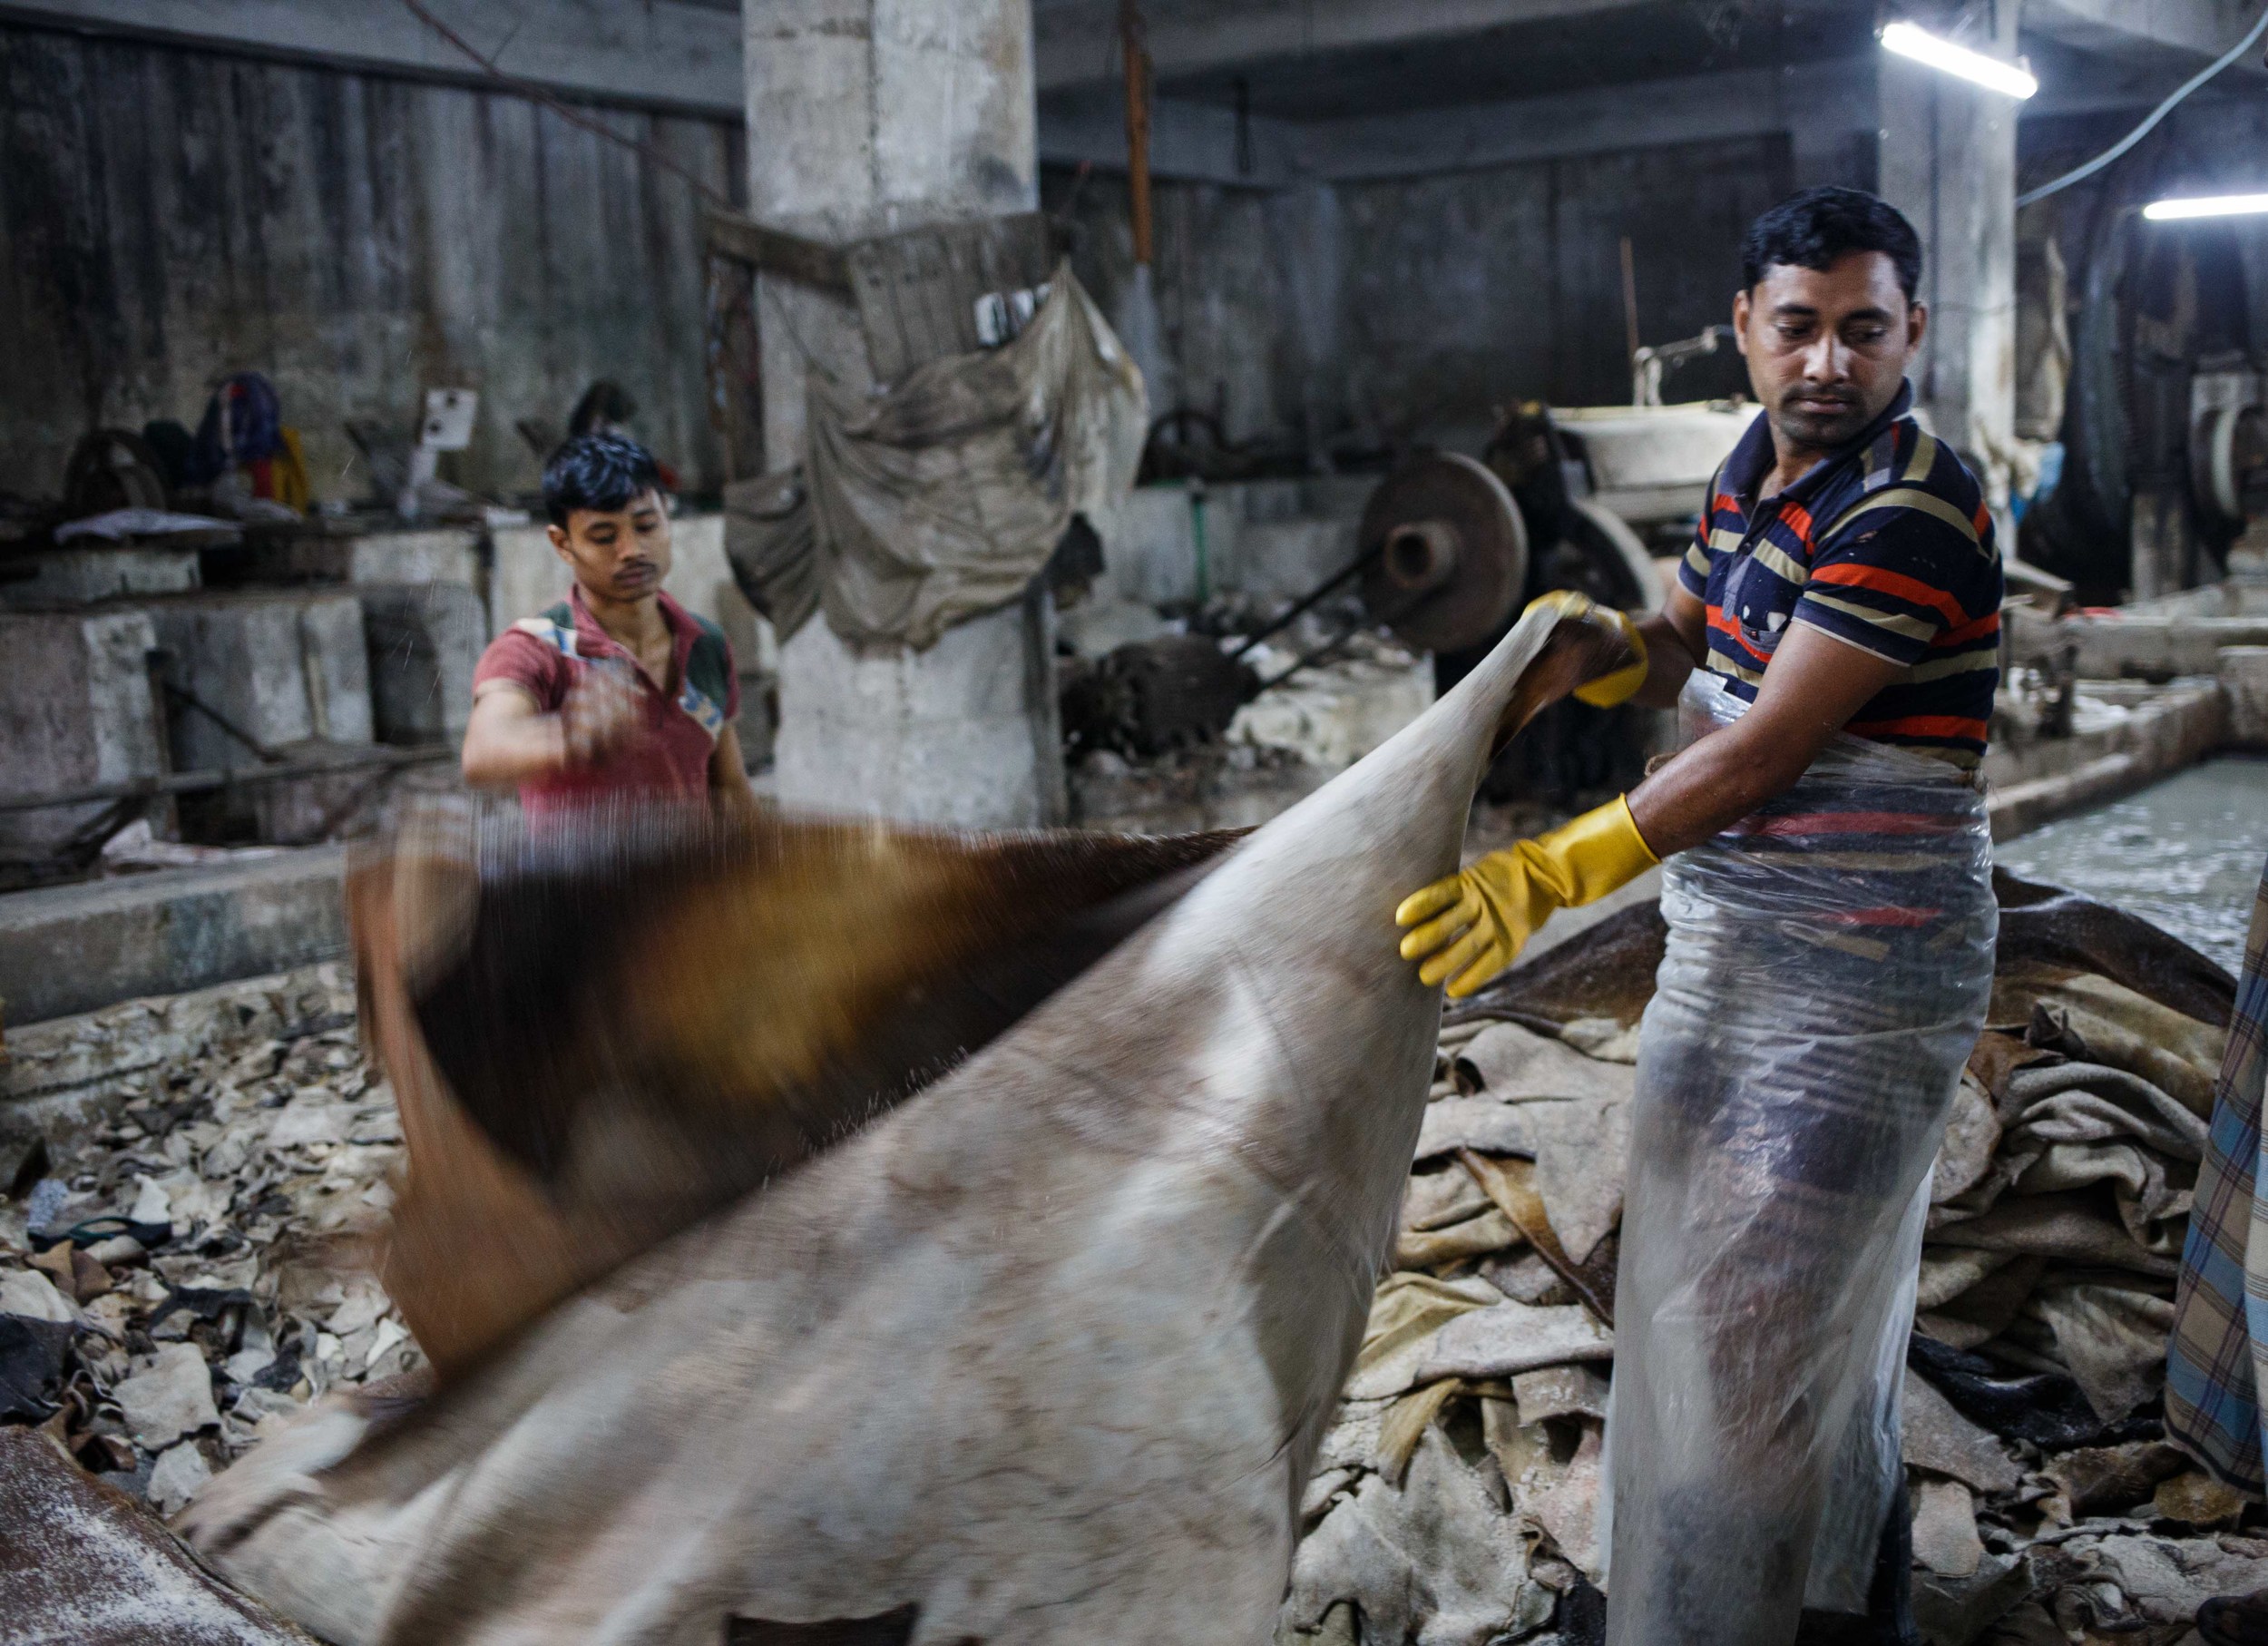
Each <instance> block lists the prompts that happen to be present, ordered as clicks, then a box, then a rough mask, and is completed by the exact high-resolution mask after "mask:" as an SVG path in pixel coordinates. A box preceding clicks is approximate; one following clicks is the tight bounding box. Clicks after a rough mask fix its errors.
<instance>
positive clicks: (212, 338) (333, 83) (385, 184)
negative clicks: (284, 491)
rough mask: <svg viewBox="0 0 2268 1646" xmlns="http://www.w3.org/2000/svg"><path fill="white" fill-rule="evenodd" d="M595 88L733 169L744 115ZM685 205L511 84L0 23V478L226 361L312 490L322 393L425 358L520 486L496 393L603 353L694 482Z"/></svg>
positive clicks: (400, 381) (185, 401) (578, 383)
mask: <svg viewBox="0 0 2268 1646" xmlns="http://www.w3.org/2000/svg"><path fill="white" fill-rule="evenodd" d="M590 112H591V113H593V114H594V115H596V116H597V117H598V118H601V119H603V120H604V121H606V122H608V123H609V124H610V125H611V126H612V127H613V129H615V130H616V131H619V132H623V133H625V134H628V135H631V136H635V137H637V138H639V139H640V140H641V141H643V142H648V143H650V144H651V145H652V146H653V147H654V148H656V149H658V150H659V151H660V152H664V153H666V154H668V155H669V156H670V158H671V159H673V160H674V161H675V162H677V163H678V164H679V165H680V166H683V167H685V168H686V169H687V170H689V171H692V172H693V173H694V174H695V175H697V176H699V177H701V178H702V179H703V180H704V181H707V182H709V185H710V186H711V187H713V188H716V189H718V190H719V191H723V192H724V193H725V194H726V195H727V196H728V198H730V199H732V200H734V201H739V200H741V199H743V198H744V197H745V192H746V191H745V188H744V187H743V177H742V173H743V167H744V161H743V158H742V134H741V128H740V127H739V126H738V124H735V123H731V122H719V121H705V120H696V119H684V118H665V117H660V116H655V115H650V114H646V113H637V112H632V111H627V110H621V109H611V110H598V109H594V110H591V111H590ZM700 205H701V202H700V201H699V197H698V196H697V195H696V194H695V192H694V191H693V190H692V188H691V187H690V186H689V184H688V183H686V182H685V181H683V180H681V179H680V178H679V177H676V176H673V175H671V174H670V173H669V172H668V171H664V170H663V169H661V168H660V167H658V166H655V165H653V164H652V163H651V162H649V161H648V160H646V159H645V158H643V157H642V156H640V155H639V154H636V153H634V152H631V151H630V150H627V149H624V148H622V147H621V146H620V145H618V144H614V143H611V142H605V141H603V140H602V139H601V138H599V137H598V136H596V135H594V134H592V133H591V132H585V131H582V130H579V129H578V128H576V127H575V126H574V125H572V124H571V123H570V122H567V121H565V120H563V119H562V118H561V117H560V116H559V115H558V114H556V113H552V112H549V111H546V110H544V109H542V108H539V107H538V106H537V105H535V104H533V103H529V102H527V101H525V100H523V99H522V98H519V97H516V96H513V95H511V94H509V93H489V92H479V91H470V90H464V89H458V88H453V87H446V86H438V85H430V84H424V83H413V82H408V81H404V80H396V79H389V78H386V77H382V76H376V75H367V74H361V73H347V72H343V71H339V70H334V69H327V68H315V67H302V66H294V65H287V64H275V63H264V62H255V61H250V60H247V59H242V58H235V57H230V56H227V55H223V54H214V53H207V52H199V51H189V50H181V49H176V48H173V47H170V46H161V45H152V44H138V43H131V42H122V41H109V40H97V39H89V38H83V37H80V36H76V35H71V34H60V33H52V32H46V31H41V30H35V29H29V28H23V27H16V26H13V25H5V24H0V360H5V362H6V363H7V377H6V383H5V390H4V391H0V489H5V490H8V491H14V492H18V493H22V494H25V495H42V494H53V493H54V492H55V491H56V490H57V488H58V487H59V485H60V483H61V480H62V475H63V467H64V458H65V456H66V455H67V453H68V451H69V448H70V446H71V443H72V442H73V440H74V439H75V438H76V437H77V436H78V435H79V434H80V433H81V432H82V431H83V430H84V429H85V428H87V427H90V426H93V425H94V424H95V423H97V422H101V423H109V424H125V425H128V426H134V427H139V426H141V425H142V423H143V422H144V421H145V420H147V419H150V418H153V417H175V418H179V419H180V420H181V422H183V423H186V424H188V425H190V426H192V427H193V426H195V424H196V422H197V419H198V417H199V416H200V415H201V413H202V411H203V407H204V404H205V399H206V397H207V395H208V394H209V393H210V388H211V386H212V385H213V383H214V382H215V381H217V380H218V379H219V378H220V377H222V376H225V375H226V374H227V373H229V372H231V371H235V370H240V369H246V368H257V369H259V370H262V371H265V372H267V373H268V374H269V376H270V377H272V378H273V379H274V380H275V383H276V386H277V387H278V389H279V392H280V394H281V397H282V400H283V406H284V415H285V420H286V421H287V422H288V423H291V424H293V425H295V426H298V428H299V429H300V430H301V431H302V435H303V437H304V439H305V441H306V445H307V452H308V466H309V469H310V472H311V475H312V478H313V480H314V485H315V489H316V493H317V495H318V496H350V497H351V496H355V495H359V494H360V493H362V492H363V491H364V489H365V487H366V485H367V477H366V476H365V475H363V474H362V472H361V465H360V459H359V458H358V457H356V456H354V454H353V448H352V446H351V445H350V444H349V443H348V442H347V439H346V437H345V435H344V433H343V431H342V427H341V426H342V424H343V423H344V421H345V420H346V419H347V418H348V417H357V416H374V417H381V418H390V419H398V420H400V421H401V422H403V423H404V424H405V426H406V424H407V421H408V419H409V418H411V417H412V416H414V415H415V409H416V406H417V396H418V394H419V391H420V390H421V389H422V388H424V387H428V386H431V387H444V386H451V385H462V386H469V387H475V388H478V389H479V390H480V391H481V396H482V399H481V413H480V423H479V427H478V430H477V432H476V434H475V436H474V443H473V446H472V448H471V449H470V450H469V451H466V452H464V453H461V454H458V455H457V456H456V457H455V459H454V461H455V464H456V465H458V466H457V467H456V470H455V475H453V476H452V477H455V478H457V479H460V480H461V481H462V482H463V483H464V484H466V485H472V486H474V487H475V488H477V489H482V490H486V491H492V492H512V491H515V490H519V489H522V488H525V487H530V486H533V484H534V483H535V478H536V472H537V471H536V461H535V458H534V456H533V454H532V453H530V452H529V450H528V449H527V447H526V446H525V444H524V443H523V441H522V440H521V438H520V437H519V436H518V435H517V434H515V433H514V432H513V420H514V419H516V418H520V417H528V416H540V417H543V418H545V419H547V420H548V421H550V422H552V423H554V424H563V423H564V422H565V420H566V416H567V413H568V410H569V408H570V407H572V404H573V402H574V399H575V397H576V396H577V395H579V394H580V393H581V392H582V389H583V387H585V386H586V385H587V384H588V383H589V382H590V381H591V379H592V378H593V377H601V376H604V377H613V378H615V379H616V380H618V381H620V382H621V383H622V384H623V385H624V386H625V387H628V388H629V390H630V391H631V395H632V396H633V397H635V398H636V399H637V400H638V402H639V405H640V415H639V417H638V419H637V424H636V426H637V428H638V432H639V433H640V435H641V436H644V437H645V438H646V439H647V441H648V442H649V443H650V445H651V446H653V448H654V450H655V451H656V453H657V454H658V455H659V456H661V457H662V458H663V460H664V461H666V462H669V463H671V464H673V465H676V466H677V467H678V468H679V470H680V471H681V473H682V475H683V476H684V480H685V483H686V484H687V485H689V486H693V487H697V488H702V489H707V488H709V487H713V486H715V485H719V484H720V483H721V478H722V476H721V465H720V462H719V451H718V447H717V442H716V439H715V437H714V436H713V435H712V433H711V431H710V428H709V413H708V408H707V405H706V400H705V387H704V383H703V366H702V324H703V307H704V303H705V286H704V275H703V252H702V240H701V223H700Z"/></svg>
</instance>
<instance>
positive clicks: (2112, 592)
mask: <svg viewBox="0 0 2268 1646" xmlns="http://www.w3.org/2000/svg"><path fill="white" fill-rule="evenodd" d="M2117 206H2118V202H2117V201H2115V200H2107V201H2105V202H2104V203H2103V205H2102V206H2101V207H2100V208H2099V209H2098V211H2097V220H2096V223H2095V225H2094V228H2093V230H2091V232H2090V234H2089V237H2088V239H2089V242H2090V243H2088V244H2087V248H2086V251H2085V258H2084V262H2083V265H2082V269H2081V272H2080V273H2079V275H2078V276H2077V279H2076V280H2075V282H2074V283H2075V285H2076V288H2077V290H2076V293H2075V298H2076V300H2075V301H2074V302H2073V303H2072V304H2071V318H2070V361H2071V364H2070V374H2069V379H2068V387H2066V388H2065V390H2064V393H2063V396H2062V402H2061V405H2060V406H2059V407H2055V408H2054V413H2053V415H2054V422H2053V423H2052V425H2051V426H2052V427H2054V428H2055V429H2056V430H2057V432H2058V446H2059V451H2058V456H2059V459H2060V462H2059V465H2058V466H2055V467H2052V468H2051V469H2050V470H2049V471H2048V473H2046V474H2044V475H2042V479H2041V484H2040V485H2039V487H2038V491H2037V492H2036V494H2035V495H2033V497H2032V498H2031V499H2030V500H2029V503H2028V507H2027V508H2026V510H2025V512H2024V514H2023V519H2022V522H2021V526H2020V534H2021V544H2022V552H2023V557H2024V558H2025V559H2026V560H2028V561H2029V562H2032V563H2035V564H2038V565H2040V566H2044V567H2046V568H2047V569H2048V571H2050V572H2053V573H2056V574H2058V576H2061V577H2065V578H2068V579H2069V580H2070V581H2071V582H2072V583H2075V584H2077V586H2078V592H2079V598H2080V599H2081V601H2082V602H2084V603H2087V604H2109V603H2115V602H2116V601H2118V600H2119V599H2121V598H2122V597H2126V598H2133V599H2147V598H2150V597H2152V596H2155V595H2161V594H2167V593H2173V592H2175V591H2176V590H2179V589H2184V588H2189V587H2194V586H2195V585H2196V584H2199V583H2210V582H2214V581H2215V580H2217V579H2218V578H2220V577H2221V576H2223V575H2224V573H2225V570H2226V556H2227V553H2228V550H2229V547H2230V545H2231V544H2234V542H2235V541H2236V539H2237V538H2238V537H2239V536H2241V535H2242V534H2244V528H2245V525H2246V523H2247V522H2248V521H2249V520H2250V519H2251V518H2252V517H2253V516H2254V515H2255V514H2258V513H2260V512H2261V511H2262V510H2263V508H2264V507H2268V387H2264V386H2263V365H2264V364H2268V354H2264V353H2263V349H2268V283H2264V282H2263V281H2262V280H2261V279H2259V275H2258V263H2257V260H2254V259H2252V258H2251V257H2249V255H2248V254H2247V253H2246V252H2245V251H2244V248H2243V247H2242V246H2241V245H2240V244H2239V243H2238V240H2237V239H2236V236H2235V233H2234V230H2231V229H2229V228H2228V227H2226V226H2224V225H2215V224H2210V223H2206V224H2195V225H2185V226H2184V228H2183V231H2182V232H2181V233H2179V234H2177V235H2172V234H2166V233H2164V232H2162V231H2159V230H2156V228H2155V226H2154V225H2151V224H2148V223H2146V222H2144V221H2143V220H2141V219H2140V218H2138V217H2137V216H2136V215H2135V214H2134V213H2132V212H2131V211H2124V210H2119V209H2116V208H2117ZM2043 432H2045V431H2044V430H2043ZM2052 449H2056V448H2051V450H2052Z"/></svg>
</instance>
